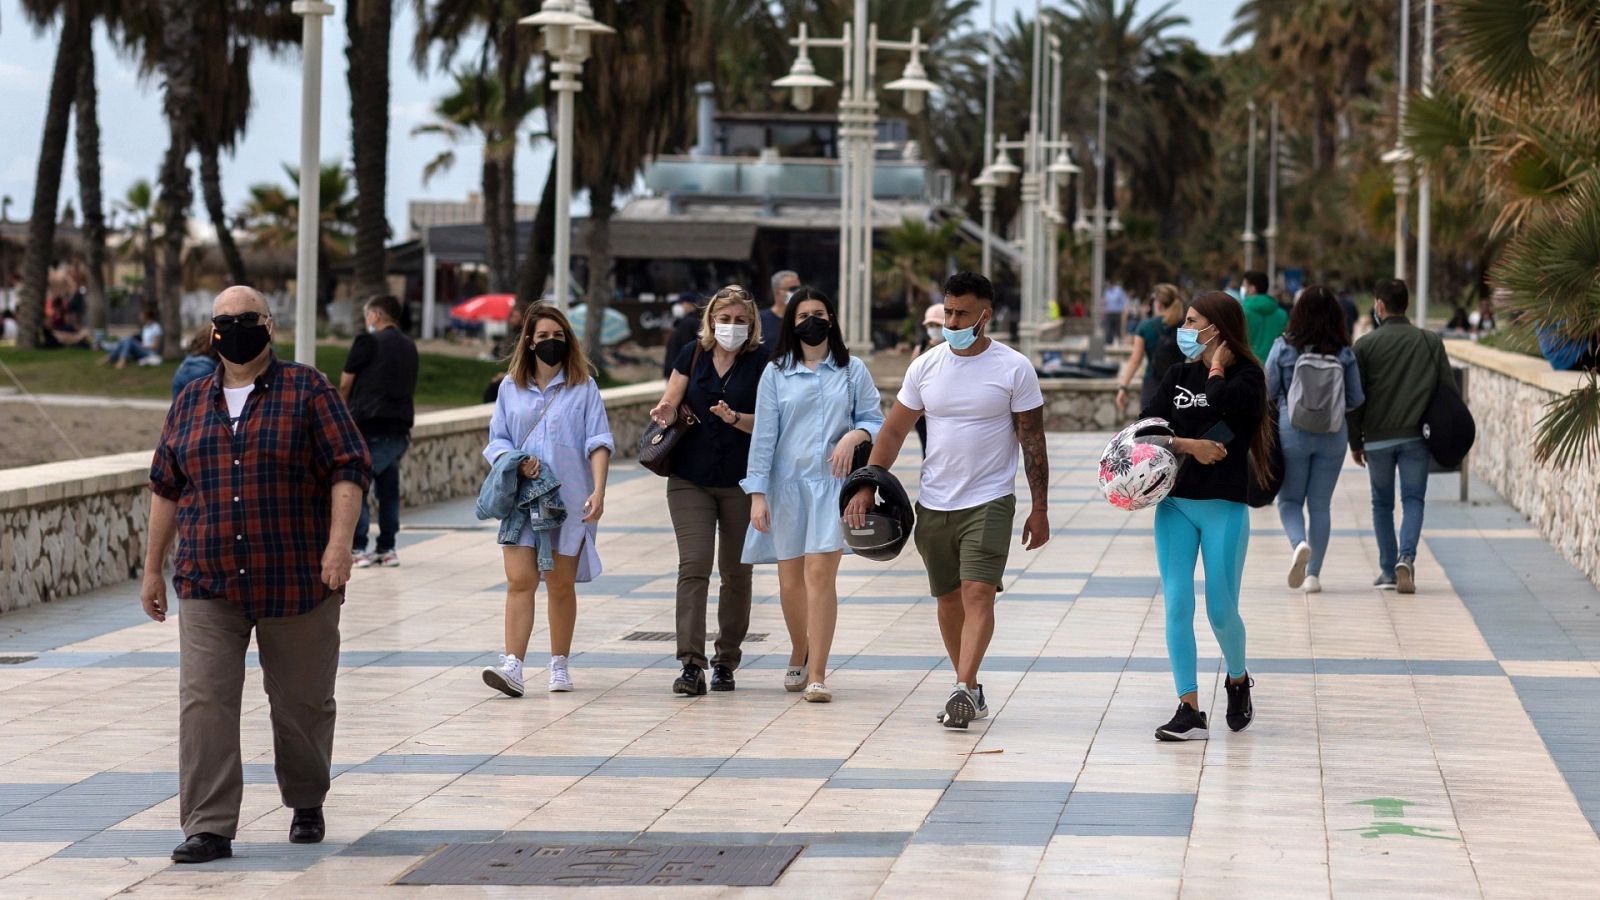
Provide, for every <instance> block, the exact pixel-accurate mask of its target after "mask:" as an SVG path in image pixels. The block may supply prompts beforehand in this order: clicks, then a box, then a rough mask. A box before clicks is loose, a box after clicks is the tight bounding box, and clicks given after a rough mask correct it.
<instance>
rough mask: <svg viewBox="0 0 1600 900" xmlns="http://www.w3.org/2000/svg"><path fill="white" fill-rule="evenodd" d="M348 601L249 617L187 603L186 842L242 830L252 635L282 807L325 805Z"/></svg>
mask: <svg viewBox="0 0 1600 900" xmlns="http://www.w3.org/2000/svg"><path fill="white" fill-rule="evenodd" d="M343 602H344V600H343V598H342V597H339V596H333V597H330V598H328V599H326V600H324V601H322V602H321V603H320V604H318V605H317V607H316V609H313V610H312V611H311V612H309V613H306V614H304V615H299V616H285V617H282V618H270V619H259V620H256V621H251V620H250V619H248V618H245V615H244V612H243V611H242V610H240V609H239V607H237V606H235V605H233V604H232V603H228V602H227V601H223V600H183V601H180V603H179V607H178V815H179V817H180V819H181V820H182V823H183V833H184V835H185V836H186V837H187V836H193V835H196V834H200V833H202V832H204V833H209V834H216V835H221V836H222V837H225V838H229V839H232V838H233V837H234V836H235V834H236V833H237V832H238V830H239V802H240V800H241V799H242V797H243V796H244V769H243V768H242V765H241V764H242V760H241V759H240V755H239V716H240V707H241V704H242V699H243V694H244V675H245V652H246V651H247V650H248V649H249V648H250V632H251V631H254V632H255V635H256V645H257V649H259V650H260V656H261V674H262V680H263V682H264V683H265V687H266V690H267V700H268V702H269V703H270V704H271V706H272V761H273V769H274V770H275V772H276V773H277V776H278V791H279V793H280V794H281V795H282V796H283V805H284V806H287V807H290V808H292V809H307V808H311V807H317V806H321V805H322V798H323V797H324V796H325V795H326V794H327V793H328V782H329V765H330V763H331V762H332V758H333V723H334V716H335V708H334V702H333V682H334V678H335V676H336V675H337V674H338V672H339V611H340V610H339V607H340V605H341V604H342V603H343Z"/></svg>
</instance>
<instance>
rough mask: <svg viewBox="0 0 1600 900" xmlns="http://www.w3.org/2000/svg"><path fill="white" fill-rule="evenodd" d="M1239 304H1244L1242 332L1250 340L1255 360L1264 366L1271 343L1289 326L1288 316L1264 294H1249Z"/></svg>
mask: <svg viewBox="0 0 1600 900" xmlns="http://www.w3.org/2000/svg"><path fill="white" fill-rule="evenodd" d="M1239 302H1241V303H1243V304H1244V330H1245V334H1246V335H1248V336H1249V338H1250V349H1251V350H1252V351H1254V352H1255V355H1256V359H1257V360H1258V361H1260V362H1261V364H1262V365H1266V362H1267V354H1268V353H1271V352H1272V342H1273V341H1275V340H1277V339H1278V336H1279V335H1281V334H1283V329H1285V328H1287V327H1288V325H1289V314H1288V313H1286V312H1284V311H1283V307H1281V306H1279V305H1278V301H1276V300H1274V299H1272V298H1271V297H1268V296H1267V295H1266V294H1251V295H1250V296H1248V297H1246V298H1244V299H1243V300H1241V301H1239Z"/></svg>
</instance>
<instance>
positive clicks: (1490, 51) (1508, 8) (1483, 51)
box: [1450, 0, 1547, 98]
mask: <svg viewBox="0 0 1600 900" xmlns="http://www.w3.org/2000/svg"><path fill="white" fill-rule="evenodd" d="M1546 7H1547V4H1546V3H1544V2H1541V0H1456V2H1455V3H1454V4H1453V5H1452V8H1451V10H1450V21H1451V24H1452V28H1451V43H1452V52H1453V53H1457V54H1459V55H1460V58H1461V60H1462V62H1463V66H1462V70H1463V71H1464V72H1467V73H1470V75H1469V77H1470V79H1471V80H1472V81H1473V82H1474V83H1475V84H1476V85H1477V86H1478V87H1479V88H1481V89H1482V90H1485V91H1487V92H1489V93H1492V94H1495V95H1498V96H1501V97H1506V98H1521V97H1527V96H1530V95H1533V94H1536V93H1537V92H1538V90H1539V86H1540V84H1541V83H1542V81H1543V73H1544V71H1545V65H1544V63H1543V61H1542V60H1540V58H1539V56H1538V54H1536V53H1535V52H1534V49H1533V42H1532V36H1533V34H1534V32H1535V31H1536V30H1537V29H1538V27H1539V25H1540V23H1541V22H1542V21H1543V20H1544V18H1545V16H1546V15H1547V10H1546Z"/></svg>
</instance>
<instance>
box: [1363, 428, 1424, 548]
mask: <svg viewBox="0 0 1600 900" xmlns="http://www.w3.org/2000/svg"><path fill="white" fill-rule="evenodd" d="M1428 459H1429V456H1428V445H1427V443H1426V442H1424V441H1423V440H1422V439H1421V438H1418V439H1417V440H1414V441H1407V442H1406V443H1404V444H1399V445H1396V446H1393V447H1385V448H1384V449H1382V450H1368V451H1367V477H1368V478H1369V479H1371V480H1372V531H1373V533H1374V534H1375V535H1376V536H1377V538H1378V570H1379V572H1380V573H1381V574H1382V575H1383V576H1384V577H1385V578H1393V577H1394V565H1395V563H1396V562H1399V561H1400V560H1402V559H1405V560H1414V559H1416V558H1417V543H1418V542H1419V541H1421V540H1422V511H1423V508H1424V507H1425V506H1426V505H1427V497H1428ZM1396 469H1398V470H1399V471H1400V511H1401V518H1400V540H1399V546H1398V547H1396V544H1395V536H1394V473H1395V470H1396Z"/></svg>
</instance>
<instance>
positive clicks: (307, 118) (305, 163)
mask: <svg viewBox="0 0 1600 900" xmlns="http://www.w3.org/2000/svg"><path fill="white" fill-rule="evenodd" d="M290 9H291V10H292V11H293V12H294V13H295V14H296V15H298V16H300V17H301V23H300V28H301V30H300V47H301V62H300V66H301V75H300V199H299V200H298V201H297V202H298V203H299V210H298V212H299V216H300V218H299V237H298V238H297V240H296V246H295V267H294V268H295V275H294V281H295V304H294V361H295V362H297V363H304V364H306V365H308V366H314V365H316V364H317V244H318V239H319V238H320V237H321V236H322V222H321V216H320V213H321V211H322V160H321V159H320V156H321V154H322V19H323V17H325V16H331V15H333V4H331V3H325V2H322V0H295V3H294V4H293V5H292V6H291V7H290Z"/></svg>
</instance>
